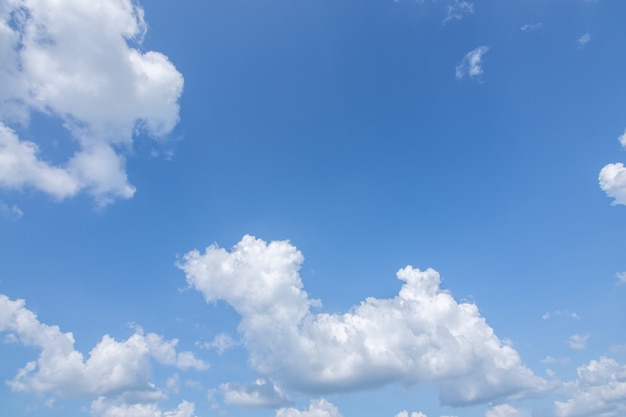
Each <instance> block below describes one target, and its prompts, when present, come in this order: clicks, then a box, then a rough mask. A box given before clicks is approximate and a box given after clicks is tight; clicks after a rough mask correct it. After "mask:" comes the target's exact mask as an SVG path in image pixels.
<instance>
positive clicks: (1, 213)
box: [0, 201, 24, 220]
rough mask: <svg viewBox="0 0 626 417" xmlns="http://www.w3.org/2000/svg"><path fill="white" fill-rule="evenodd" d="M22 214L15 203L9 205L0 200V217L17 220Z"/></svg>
mask: <svg viewBox="0 0 626 417" xmlns="http://www.w3.org/2000/svg"><path fill="white" fill-rule="evenodd" d="M23 215H24V212H23V211H22V210H20V208H19V207H18V206H16V205H15V204H13V205H12V206H9V205H8V204H6V203H4V202H2V201H0V217H4V218H5V219H9V220H18V219H19V218H20V217H22V216H23Z"/></svg>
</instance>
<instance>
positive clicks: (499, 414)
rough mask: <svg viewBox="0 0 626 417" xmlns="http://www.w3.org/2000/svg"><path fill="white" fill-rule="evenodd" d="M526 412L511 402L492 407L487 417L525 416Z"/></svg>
mask: <svg viewBox="0 0 626 417" xmlns="http://www.w3.org/2000/svg"><path fill="white" fill-rule="evenodd" d="M524 416H525V414H524V413H523V412H522V411H521V410H518V409H517V408H515V407H513V406H511V405H509V404H500V405H496V406H495V407H492V408H490V409H489V410H487V412H486V413H485V417H524Z"/></svg>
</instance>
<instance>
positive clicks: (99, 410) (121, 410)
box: [90, 397, 195, 417]
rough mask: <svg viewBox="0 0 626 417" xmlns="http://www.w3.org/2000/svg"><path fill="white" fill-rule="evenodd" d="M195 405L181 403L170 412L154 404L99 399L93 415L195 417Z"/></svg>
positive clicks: (92, 406)
mask: <svg viewBox="0 0 626 417" xmlns="http://www.w3.org/2000/svg"><path fill="white" fill-rule="evenodd" d="M194 410H195V405H194V403H190V402H188V401H183V402H181V403H180V404H179V405H178V407H176V408H175V409H174V410H170V411H162V410H161V408H160V407H159V406H158V405H157V404H154V403H148V404H124V403H115V402H111V401H107V400H106V399H104V398H102V397H101V398H98V399H97V400H96V401H94V402H93V403H92V404H91V410H90V411H91V414H92V415H93V416H94V417H193V415H194Z"/></svg>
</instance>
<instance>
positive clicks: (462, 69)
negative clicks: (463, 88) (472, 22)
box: [456, 45, 489, 80]
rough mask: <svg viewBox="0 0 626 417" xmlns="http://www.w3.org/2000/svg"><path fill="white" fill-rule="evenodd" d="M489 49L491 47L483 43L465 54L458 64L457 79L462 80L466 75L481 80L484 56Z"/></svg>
mask: <svg viewBox="0 0 626 417" xmlns="http://www.w3.org/2000/svg"><path fill="white" fill-rule="evenodd" d="M488 51H489V47H488V46H484V45H483V46H479V47H478V48H476V49H473V50H471V51H469V52H468V53H467V54H465V56H464V57H463V60H462V61H461V63H459V64H458V65H457V66H456V78H457V80H461V79H463V78H464V77H466V76H467V77H469V78H471V79H477V80H480V76H481V75H482V73H483V68H482V58H483V55H484V54H486V53H487V52H488Z"/></svg>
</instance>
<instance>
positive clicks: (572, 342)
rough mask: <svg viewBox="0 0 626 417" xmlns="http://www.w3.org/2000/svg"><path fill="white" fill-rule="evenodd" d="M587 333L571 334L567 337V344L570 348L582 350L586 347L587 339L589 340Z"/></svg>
mask: <svg viewBox="0 0 626 417" xmlns="http://www.w3.org/2000/svg"><path fill="white" fill-rule="evenodd" d="M589 337H590V335H589V334H573V335H571V336H570V337H569V340H568V341H567V344H568V345H569V347H571V348H572V349H576V350H584V349H586V348H587V341H588V340H589Z"/></svg>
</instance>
